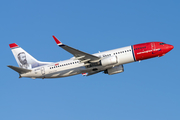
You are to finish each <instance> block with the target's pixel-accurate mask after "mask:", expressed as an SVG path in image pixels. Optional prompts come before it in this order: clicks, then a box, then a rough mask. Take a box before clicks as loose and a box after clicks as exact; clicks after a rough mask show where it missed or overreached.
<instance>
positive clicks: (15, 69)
mask: <svg viewBox="0 0 180 120" xmlns="http://www.w3.org/2000/svg"><path fill="white" fill-rule="evenodd" d="M8 67H9V68H11V69H13V70H14V71H16V72H18V73H19V74H23V73H27V72H31V70H29V69H24V68H19V67H15V66H11V65H8Z"/></svg>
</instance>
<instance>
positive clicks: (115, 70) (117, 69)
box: [104, 65, 124, 75]
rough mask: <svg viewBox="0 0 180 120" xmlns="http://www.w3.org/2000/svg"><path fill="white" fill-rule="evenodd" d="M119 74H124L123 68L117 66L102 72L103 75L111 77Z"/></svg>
mask: <svg viewBox="0 0 180 120" xmlns="http://www.w3.org/2000/svg"><path fill="white" fill-rule="evenodd" d="M121 72H124V67H123V65H118V66H115V67H112V68H109V69H106V70H105V71H104V73H105V74H108V75H113V74H117V73H121Z"/></svg>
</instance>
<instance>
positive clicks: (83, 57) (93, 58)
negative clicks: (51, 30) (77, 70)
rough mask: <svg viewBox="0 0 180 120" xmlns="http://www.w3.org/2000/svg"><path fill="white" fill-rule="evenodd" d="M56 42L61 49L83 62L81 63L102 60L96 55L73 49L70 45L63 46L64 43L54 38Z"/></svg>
mask: <svg viewBox="0 0 180 120" xmlns="http://www.w3.org/2000/svg"><path fill="white" fill-rule="evenodd" d="M53 38H54V40H55V42H56V43H57V45H58V46H59V47H61V48H63V49H64V50H66V51H68V52H69V53H71V54H73V55H74V57H75V59H78V60H81V62H88V61H90V62H96V61H99V60H100V58H99V57H97V56H94V55H91V54H89V53H85V52H83V51H80V50H77V49H75V48H72V47H70V46H68V45H65V44H63V43H62V42H60V41H59V40H58V39H57V38H56V37H55V36H53Z"/></svg>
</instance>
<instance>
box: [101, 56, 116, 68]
mask: <svg viewBox="0 0 180 120" xmlns="http://www.w3.org/2000/svg"><path fill="white" fill-rule="evenodd" d="M117 62H118V60H117V57H116V56H111V57H107V58H104V59H102V60H101V65H102V66H107V65H113V64H116V63H117Z"/></svg>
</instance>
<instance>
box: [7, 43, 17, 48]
mask: <svg viewBox="0 0 180 120" xmlns="http://www.w3.org/2000/svg"><path fill="white" fill-rule="evenodd" d="M9 47H10V48H14V47H18V45H17V44H16V43H11V44H9Z"/></svg>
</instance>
